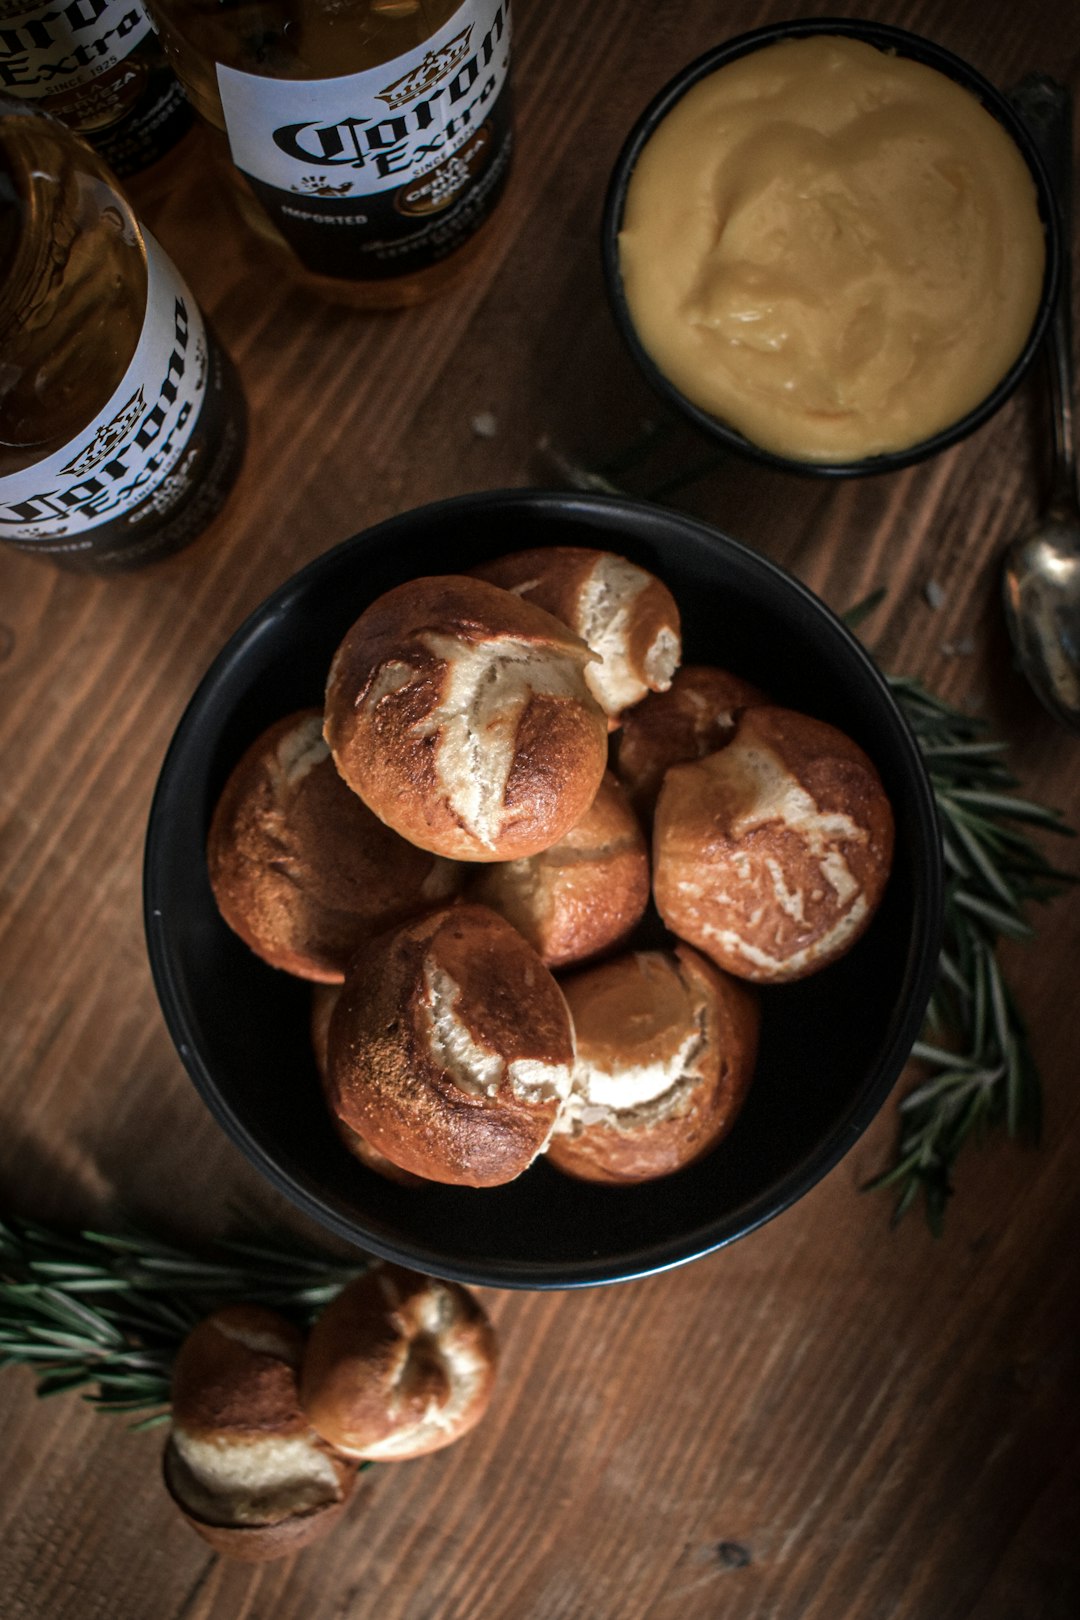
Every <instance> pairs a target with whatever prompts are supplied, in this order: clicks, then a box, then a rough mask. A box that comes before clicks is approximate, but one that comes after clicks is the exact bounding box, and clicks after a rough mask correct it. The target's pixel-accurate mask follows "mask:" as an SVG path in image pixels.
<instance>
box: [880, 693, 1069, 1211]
mask: <svg viewBox="0 0 1080 1620" xmlns="http://www.w3.org/2000/svg"><path fill="white" fill-rule="evenodd" d="M889 685H890V686H891V688H892V690H893V693H894V695H895V696H896V699H897V701H898V703H899V705H900V707H901V709H902V710H903V712H904V714H905V716H906V718H907V720H908V723H909V725H910V726H911V729H912V731H913V733H914V735H915V738H916V741H917V742H918V744H919V747H920V748H921V750H922V754H923V758H924V759H925V761H926V764H927V768H928V770H929V773H930V781H931V784H932V786H933V789H934V797H935V800H936V802H937V808H938V815H939V818H940V825H941V841H942V850H943V853H944V857H945V871H946V881H945V929H944V936H943V940H942V949H941V957H940V961H939V972H938V978H937V983H936V984H935V987H934V993H933V996H932V997H931V1000H930V1006H929V1008H928V1010H927V1018H926V1023H925V1026H924V1029H923V1032H922V1039H921V1040H919V1041H918V1042H916V1044H915V1046H914V1048H913V1050H912V1054H911V1055H912V1058H913V1059H915V1060H916V1061H917V1062H918V1063H919V1064H920V1065H921V1067H922V1070H923V1074H922V1078H921V1079H920V1081H919V1082H918V1084H916V1086H915V1087H914V1089H913V1090H911V1091H909V1092H908V1093H907V1095H906V1096H905V1097H904V1098H903V1099H902V1101H901V1103H900V1131H899V1140H898V1144H897V1149H896V1158H895V1163H894V1164H893V1165H892V1167H891V1168H890V1169H888V1170H886V1171H885V1172H884V1173H883V1174H882V1175H880V1176H877V1177H876V1178H875V1179H874V1180H873V1181H871V1182H870V1183H869V1186H870V1187H871V1188H877V1187H896V1188H898V1189H899V1198H898V1201H897V1204H896V1209H895V1211H894V1219H895V1220H899V1219H900V1218H901V1217H902V1216H903V1215H904V1214H905V1213H906V1212H907V1211H908V1210H909V1209H910V1208H911V1206H912V1204H913V1203H914V1202H915V1201H916V1199H917V1198H918V1197H919V1195H920V1193H921V1194H922V1198H923V1203H924V1208H925V1213H926V1218H927V1221H928V1223H929V1225H930V1228H931V1230H932V1231H933V1232H934V1233H935V1234H940V1232H941V1230H942V1224H943V1221H944V1215H945V1206H946V1203H947V1201H948V1198H949V1195H950V1193H951V1191H952V1172H953V1168H954V1166H955V1164H956V1160H957V1158H958V1157H959V1154H960V1152H961V1149H962V1148H963V1147H964V1145H965V1143H966V1142H967V1141H968V1140H969V1139H971V1140H975V1141H978V1140H981V1139H982V1138H983V1137H985V1134H986V1132H987V1131H988V1130H990V1129H992V1128H994V1127H1003V1128H1004V1129H1005V1131H1006V1132H1007V1134H1008V1135H1009V1136H1011V1137H1015V1138H1020V1139H1026V1140H1029V1141H1032V1142H1034V1141H1037V1140H1038V1137H1039V1129H1040V1124H1041V1114H1042V1093H1041V1084H1040V1078H1039V1072H1038V1069H1037V1067H1036V1064H1035V1060H1034V1057H1033V1056H1032V1053H1031V1047H1030V1044H1029V1041H1028V1035H1027V1030H1026V1028H1025V1025H1024V1021H1023V1019H1022V1018H1021V1016H1020V1013H1019V1012H1018V1010H1017V1007H1016V1003H1015V1001H1014V999H1013V996H1012V994H1011V992H1010V990H1009V988H1008V985H1007V984H1006V982H1005V979H1004V976H1003V974H1002V971H1001V968H1000V966H999V963H998V960H997V945H998V941H999V939H1000V938H1001V937H1005V938H1008V939H1030V938H1032V936H1033V934H1034V929H1033V928H1032V926H1031V924H1030V923H1029V922H1028V920H1027V918H1026V916H1025V915H1024V908H1025V906H1026V905H1027V904H1028V903H1029V902H1031V901H1039V902H1044V901H1047V900H1050V899H1053V898H1054V897H1055V896H1056V895H1059V894H1062V893H1063V892H1064V891H1065V890H1066V889H1067V888H1068V887H1069V886H1070V885H1071V884H1073V883H1075V882H1076V881H1077V876H1076V874H1074V873H1071V872H1064V871H1061V870H1060V869H1059V868H1057V867H1055V866H1053V865H1051V863H1050V862H1049V861H1048V860H1047V859H1046V857H1045V856H1044V854H1043V853H1042V851H1041V850H1040V848H1039V847H1038V845H1037V844H1036V843H1035V842H1034V840H1033V838H1032V836H1031V833H1032V832H1033V831H1038V832H1044V833H1055V834H1057V835H1059V836H1066V837H1072V836H1074V834H1073V829H1072V828H1070V827H1068V826H1066V825H1065V823H1064V821H1063V820H1062V817H1061V815H1060V814H1059V813H1058V812H1057V811H1056V810H1048V809H1046V808H1045V807H1044V806H1043V805H1040V804H1035V803H1033V802H1032V801H1031V800H1030V799H1025V798H1022V797H1021V796H1020V795H1019V794H1018V793H1017V792H1016V789H1017V787H1018V785H1019V784H1018V783H1017V781H1016V779H1015V778H1014V777H1013V776H1011V775H1010V773H1009V772H1008V770H1007V769H1006V767H1005V764H1004V762H1003V758H1002V756H1003V754H1004V752H1005V745H1004V744H1003V743H1001V742H998V741H996V740H995V739H993V738H991V737H990V736H989V735H988V732H987V728H986V725H985V723H984V722H983V721H981V720H978V719H975V718H973V717H972V716H971V715H966V714H963V713H962V712H961V711H960V710H959V709H955V708H952V707H950V705H949V704H947V703H944V702H942V700H941V699H940V698H937V697H934V696H933V695H932V694H931V693H929V692H927V690H926V689H925V687H923V686H922V685H921V684H920V683H919V682H918V681H916V680H913V679H910V678H908V677H902V676H894V677H890V678H889ZM1029 829H1030V830H1029Z"/></svg>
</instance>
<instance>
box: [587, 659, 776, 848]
mask: <svg viewBox="0 0 1080 1620" xmlns="http://www.w3.org/2000/svg"><path fill="white" fill-rule="evenodd" d="M767 701H768V699H767V698H766V697H765V696H764V694H763V693H762V692H759V691H758V689H757V687H756V686H751V685H750V682H749V681H744V680H742V679H741V677H740V676H738V675H730V674H729V673H728V671H727V670H726V669H713V668H711V667H710V666H709V665H708V664H683V666H682V668H681V669H678V670H676V672H675V675H674V678H673V679H672V682H671V685H670V687H669V688H668V690H667V691H666V692H655V693H652V694H650V696H649V697H647V698H645V700H644V702H642V703H639V704H638V706H637V708H636V709H632V710H631V711H630V713H629V714H628V715H626V716H625V718H624V720H623V725H622V730H621V731H620V732H619V735H618V737H617V738H616V741H615V771H616V774H617V776H618V778H619V781H620V782H621V783H622V784H623V786H624V787H625V788H626V791H627V793H628V794H629V795H630V802H631V804H632V805H633V806H634V809H635V810H636V811H637V813H638V815H639V816H641V818H642V820H643V821H645V822H646V823H647V822H648V821H650V820H651V818H652V814H653V810H654V809H655V807H656V798H657V794H658V793H659V792H660V784H661V782H662V781H663V780H664V773H665V771H666V770H667V769H668V767H669V766H671V765H681V764H682V762H683V761H684V760H688V759H701V758H703V756H704V755H705V754H713V753H715V752H716V750H717V749H718V748H722V747H723V746H724V744H725V743H726V742H727V741H728V740H729V739H730V738H731V736H732V734H733V733H734V730H735V716H736V715H737V714H738V713H739V711H740V710H741V709H745V708H748V707H749V705H750V704H752V703H765V702H767Z"/></svg>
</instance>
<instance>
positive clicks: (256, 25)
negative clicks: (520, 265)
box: [149, 0, 512, 307]
mask: <svg viewBox="0 0 1080 1620" xmlns="http://www.w3.org/2000/svg"><path fill="white" fill-rule="evenodd" d="M149 4H150V9H151V11H152V13H153V15H154V17H155V19H156V21H157V24H158V28H159V31H160V34H161V39H162V43H163V45H164V47H165V50H166V53H167V55H168V56H169V59H170V61H171V62H172V64H173V67H174V68H175V70H176V73H177V76H178V77H179V78H180V80H181V82H182V83H183V84H184V86H185V88H186V89H187V92H188V95H189V96H190V98H191V100H192V102H193V103H194V105H195V107H196V109H197V111H198V112H199V113H201V114H202V116H203V118H204V119H205V120H206V121H207V123H208V124H209V125H210V126H211V127H212V128H213V129H215V130H217V131H218V132H219V135H220V136H221V137H222V138H223V140H224V141H225V142H227V150H228V155H229V158H230V160H231V162H230V170H231V173H232V177H233V179H234V180H235V181H236V184H237V188H238V194H239V199H240V201H241V207H242V209H243V212H244V215H245V217H246V218H247V219H248V221H249V223H250V224H252V225H254V226H255V228H256V229H257V230H258V231H259V232H260V233H261V234H262V236H263V237H264V239H266V240H272V241H274V242H275V244H276V245H278V246H282V245H286V246H287V249H288V250H289V251H290V252H291V254H292V256H293V258H294V261H295V263H296V265H298V266H301V267H303V270H304V271H306V272H307V273H308V276H309V277H310V278H313V279H312V283H311V284H313V285H318V286H319V288H320V290H321V291H322V292H323V293H325V294H327V295H329V296H331V297H337V298H341V299H344V300H345V301H347V302H350V303H355V304H361V305H365V304H366V305H373V306H376V307H395V306H397V305H401V304H410V303H416V302H418V301H419V300H420V299H422V298H425V297H427V296H429V295H430V294H431V293H433V292H436V291H438V289H439V288H440V287H441V286H442V285H443V284H444V283H445V282H447V281H448V280H450V279H452V278H453V277H454V276H455V275H456V274H457V272H458V270H459V269H460V268H461V267H462V266H463V264H464V263H465V262H466V260H467V259H468V258H469V257H471V256H472V255H471V253H470V248H474V247H475V244H476V233H477V232H478V230H479V229H480V227H481V225H483V224H484V222H485V221H486V220H487V218H488V216H489V215H490V214H491V212H492V210H493V209H494V207H495V204H496V202H497V201H498V198H499V196H500V194H501V192H502V189H503V185H504V182H505V179H506V174H507V169H508V167H509V162H510V148H511V138H512V135H511V117H510V92H509V62H510V8H509V0H464V3H462V0H350V3H348V4H344V5H343V4H342V3H341V0H235V3H232V4H230V5H228V6H225V5H221V4H217V3H215V0H149Z"/></svg>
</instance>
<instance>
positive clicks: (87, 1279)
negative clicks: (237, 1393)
mask: <svg viewBox="0 0 1080 1620" xmlns="http://www.w3.org/2000/svg"><path fill="white" fill-rule="evenodd" d="M363 1269H364V1265H363V1263H362V1262H354V1263H352V1264H345V1263H343V1262H340V1261H335V1260H332V1259H330V1258H328V1257H327V1256H326V1255H324V1254H319V1253H317V1252H316V1251H314V1250H311V1249H307V1248H305V1247H304V1246H303V1245H301V1244H299V1243H296V1242H294V1241H292V1240H291V1239H285V1238H279V1237H277V1236H276V1235H275V1236H274V1237H273V1238H272V1239H270V1240H268V1241H264V1242H258V1243H255V1242H244V1241H237V1240H224V1241H221V1242H219V1243H217V1244H216V1245H215V1246H214V1249H213V1251H212V1253H209V1254H207V1255H200V1254H196V1253H194V1252H192V1251H190V1250H187V1249H181V1248H178V1247H176V1246H174V1245H172V1244H166V1243H162V1242H159V1241H158V1240H157V1239H156V1238H153V1237H150V1236H148V1235H147V1234H146V1233H143V1232H137V1231H129V1232H125V1233H123V1234H120V1235H117V1234H110V1233H104V1232H81V1233H79V1234H78V1235H76V1236H69V1235H67V1234H65V1233H62V1232H59V1231H56V1230H55V1229H54V1228H52V1227H49V1226H45V1225H42V1224H41V1223H39V1222H35V1221H24V1220H18V1221H17V1220H13V1219H10V1218H9V1219H6V1220H5V1219H0V1367H6V1366H14V1365H28V1366H30V1367H32V1368H33V1369H34V1371H35V1374H36V1376H37V1393H38V1394H39V1395H59V1394H60V1393H62V1392H64V1391H67V1390H75V1389H81V1390H83V1392H84V1393H83V1399H84V1400H87V1401H89V1402H91V1404H92V1405H94V1406H96V1407H97V1408H98V1409H99V1410H100V1411H105V1412H121V1413H127V1414H134V1413H139V1412H148V1413H149V1414H150V1415H149V1416H148V1417H146V1418H144V1419H143V1420H142V1421H141V1422H138V1423H136V1424H135V1425H134V1427H136V1428H149V1427H152V1426H153V1425H155V1424H157V1423H162V1422H165V1421H166V1420H167V1418H168V1415H169V1414H168V1404H169V1379H170V1375H171V1371H172V1364H173V1361H174V1359H175V1357H176V1352H177V1350H178V1349H179V1347H180V1345H181V1343H182V1342H183V1340H184V1338H185V1337H186V1335H187V1334H188V1333H189V1332H190V1330H191V1329H192V1328H193V1327H194V1326H195V1324H196V1322H198V1321H199V1320H200V1318H201V1317H203V1316H205V1315H207V1314H208V1312H210V1311H213V1310H216V1309H217V1308H218V1307H219V1306H222V1305H228V1304H233V1303H235V1302H236V1301H238V1300H245V1301H250V1302H252V1303H255V1304H261V1305H269V1306H272V1307H273V1308H274V1309H276V1310H280V1311H281V1312H283V1314H285V1315H287V1316H289V1317H291V1318H292V1319H294V1320H296V1321H297V1322H298V1323H299V1324H300V1325H305V1326H306V1325H307V1324H308V1323H310V1321H311V1320H312V1318H313V1317H314V1316H315V1314H317V1312H318V1311H319V1310H320V1309H321V1308H322V1306H323V1305H325V1304H327V1303H328V1301H329V1300H331V1299H332V1298H333V1297H334V1295H335V1294H337V1293H338V1291H339V1290H340V1289H341V1288H343V1287H344V1286H345V1284H346V1283H347V1282H348V1281H349V1280H350V1279H351V1278H353V1277H355V1276H356V1275H357V1274H358V1273H359V1272H360V1271H362V1270H363Z"/></svg>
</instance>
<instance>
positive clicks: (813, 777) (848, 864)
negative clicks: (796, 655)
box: [653, 706, 893, 984]
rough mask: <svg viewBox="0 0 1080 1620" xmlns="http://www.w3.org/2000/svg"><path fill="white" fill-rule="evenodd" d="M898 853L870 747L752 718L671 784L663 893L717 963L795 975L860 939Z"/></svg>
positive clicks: (676, 924)
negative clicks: (868, 754) (868, 752)
mask: <svg viewBox="0 0 1080 1620" xmlns="http://www.w3.org/2000/svg"><path fill="white" fill-rule="evenodd" d="M892 849H893V818H892V811H891V809H890V806H889V801H888V799H887V798H886V796H885V791H884V788H883V787H882V785H881V780H880V778H879V776H878V774H877V771H876V770H875V769H874V766H873V765H872V764H871V762H870V760H869V759H868V758H867V757H866V755H865V754H864V753H863V751H862V749H861V748H859V747H858V746H857V745H856V744H855V743H854V742H852V741H851V739H850V738H849V737H846V736H845V735H844V734H843V733H842V732H840V731H837V729H836V728H835V726H830V725H827V724H826V723H825V722H824V721H822V720H813V719H811V718H810V717H809V716H808V715H804V714H796V713H794V712H793V711H791V710H790V709H779V708H772V707H767V706H763V707H760V708H751V709H746V710H744V711H743V713H742V714H741V715H740V716H739V719H738V721H737V724H736V728H735V735H734V737H733V738H732V740H731V741H730V742H729V743H728V744H727V746H726V747H724V748H722V749H721V750H720V751H719V752H718V753H715V754H709V755H707V756H706V757H705V758H704V759H701V760H697V761H695V762H693V763H689V764H685V765H675V766H672V767H671V769H670V770H669V771H668V773H667V775H666V776H665V778H664V785H663V787H662V788H661V790H660V797H659V800H658V801H657V806H656V821H655V825H654V829H653V894H654V896H655V899H656V904H657V907H658V909H659V911H660V915H661V916H662V917H663V919H664V921H665V923H666V924H667V926H668V927H669V928H670V929H671V930H672V932H673V933H675V934H677V935H678V936H679V938H680V939H685V940H688V941H689V942H690V943H691V944H692V945H696V946H697V947H698V948H699V949H700V950H702V951H704V952H705V953H706V955H708V956H710V957H711V958H712V960H713V961H714V962H716V963H717V965H718V966H719V967H722V968H726V969H727V971H728V972H730V973H735V974H738V975H739V977H741V978H744V979H755V980H758V981H760V982H761V983H769V984H771V983H776V982H779V981H783V980H787V979H798V978H802V977H804V976H805V975H806V974H808V973H814V972H816V971H817V970H818V969H819V968H823V967H825V966H826V965H827V964H828V963H830V962H833V961H835V960H836V959H837V957H839V956H842V955H843V953H844V952H845V951H847V950H848V949H849V948H850V947H851V946H852V945H853V944H854V942H855V941H856V940H857V939H858V937H859V935H860V934H862V932H863V931H864V929H865V928H866V927H867V925H868V924H869V922H870V919H871V917H872V916H873V914H874V912H875V910H876V909H877V906H878V904H879V902H880V900H881V897H882V894H883V892H884V889H885V883H886V879H887V878H888V875H889V867H890V864H891V861H892Z"/></svg>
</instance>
